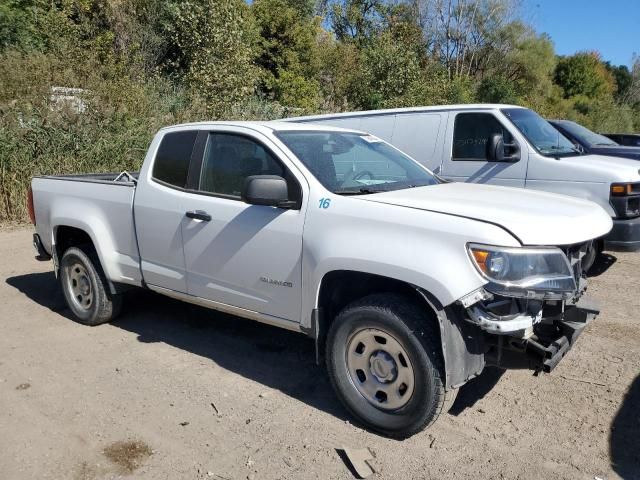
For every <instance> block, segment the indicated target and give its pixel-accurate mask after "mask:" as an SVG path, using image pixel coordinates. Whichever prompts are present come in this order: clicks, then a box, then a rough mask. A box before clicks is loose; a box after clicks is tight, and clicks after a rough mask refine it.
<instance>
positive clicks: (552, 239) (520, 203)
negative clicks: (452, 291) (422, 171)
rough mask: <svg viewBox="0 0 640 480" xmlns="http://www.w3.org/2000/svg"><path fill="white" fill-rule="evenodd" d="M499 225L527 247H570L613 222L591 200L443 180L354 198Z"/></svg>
mask: <svg viewBox="0 0 640 480" xmlns="http://www.w3.org/2000/svg"><path fill="white" fill-rule="evenodd" d="M355 198H358V199H362V200H366V201H371V202H380V203H386V204H390V205H397V206H401V207H409V208H416V209H420V210H429V211H433V212H439V213H445V214H450V215H457V216H461V217H467V218H471V219H475V220H481V221H484V222H489V223H493V224H497V225H499V226H501V227H503V228H505V229H506V230H508V231H509V232H511V233H512V234H513V235H514V236H515V237H516V238H517V239H518V240H519V241H520V242H521V243H522V244H523V245H571V244H574V243H580V242H586V241H588V240H592V239H594V238H598V237H601V236H603V235H605V234H606V233H608V232H609V230H611V227H612V225H613V222H612V221H611V217H609V215H608V214H607V212H605V211H604V209H603V208H602V207H600V206H599V205H596V204H595V203H593V202H590V201H588V200H582V199H579V198H575V197H568V196H565V195H557V194H554V193H546V192H541V191H535V190H525V189H523V188H511V187H498V186H492V185H478V184H475V183H444V184H440V185H432V186H427V187H417V188H409V189H404V190H396V191H393V192H384V193H375V194H371V195H364V196H359V197H355Z"/></svg>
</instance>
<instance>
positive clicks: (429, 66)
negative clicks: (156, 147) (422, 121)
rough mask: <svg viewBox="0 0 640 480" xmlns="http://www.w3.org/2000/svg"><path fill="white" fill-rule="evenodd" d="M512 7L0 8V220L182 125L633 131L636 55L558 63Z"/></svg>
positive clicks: (240, 4) (299, 3)
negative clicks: (548, 122) (512, 107)
mask: <svg viewBox="0 0 640 480" xmlns="http://www.w3.org/2000/svg"><path fill="white" fill-rule="evenodd" d="M515 3H516V1H515V0H454V1H453V2H450V5H451V8H449V7H448V6H449V3H448V2H443V1H442V0H418V1H414V0H393V1H391V0H253V2H247V1H245V0H224V1H221V0H187V1H182V0H56V1H51V0H5V1H3V2H0V62H1V64H2V66H3V68H2V69H0V220H2V221H6V220H12V221H21V220H24V219H25V216H26V212H25V202H24V197H25V190H26V188H27V186H28V183H29V180H30V178H31V176H33V175H36V174H64V173H80V172H91V171H93V172H96V171H120V170H124V169H127V170H136V169H138V168H139V167H140V164H141V162H142V160H143V157H144V153H145V151H146V148H147V145H148V143H149V141H150V139H151V138H152V136H153V134H154V133H155V132H156V131H157V129H158V128H160V127H161V126H164V125H168V124H174V123H179V122H186V121H197V120H206V119H215V118H228V119H241V120H254V119H275V118H281V117H285V116H291V115H298V114H302V113H307V112H309V113H313V112H335V111H348V110H355V109H374V108H392V107H405V106H416V105H438V104H447V103H471V102H478V101H482V102H504V103H516V104H521V105H526V106H529V107H531V108H533V109H535V110H537V111H539V112H540V113H541V114H542V115H545V116H548V117H554V118H570V119H573V120H576V121H578V122H579V123H582V124H584V125H585V126H587V127H589V128H592V129H594V130H610V131H620V132H625V131H632V130H636V131H637V130H640V59H638V58H635V59H634V62H633V66H632V68H631V69H629V68H627V67H626V66H613V65H610V64H608V63H603V62H602V61H601V60H600V58H599V57H598V56H597V55H596V54H594V53H579V54H576V55H573V56H569V57H562V58H558V57H557V56H556V55H555V53H554V50H553V45H552V43H551V39H550V38H548V37H547V36H546V35H539V34H537V33H536V32H535V31H534V30H533V29H532V28H531V27H530V26H529V25H527V24H526V23H525V22H523V21H522V20H519V19H518V16H517V15H515V14H514V12H515V10H514V9H513V6H514V4H515ZM52 87H66V88H77V89H80V90H76V91H75V93H72V94H73V95H75V97H76V98H75V100H74V102H76V105H77V103H78V102H82V103H83V105H84V106H85V109H84V111H81V112H80V111H78V110H77V109H76V108H74V103H73V102H67V101H64V100H62V101H57V100H56V101H54V100H55V98H56V97H54V100H52V92H53V90H52Z"/></svg>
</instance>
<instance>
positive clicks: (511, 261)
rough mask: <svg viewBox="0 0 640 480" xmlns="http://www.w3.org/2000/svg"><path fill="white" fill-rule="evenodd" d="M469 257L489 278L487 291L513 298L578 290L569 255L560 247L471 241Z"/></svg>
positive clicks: (561, 294) (552, 294)
mask: <svg viewBox="0 0 640 480" xmlns="http://www.w3.org/2000/svg"><path fill="white" fill-rule="evenodd" d="M467 248H468V249H469V256H470V257H471V260H472V261H473V264H474V265H475V266H476V268H477V269H478V271H479V272H480V274H481V275H482V276H483V277H485V278H486V279H487V280H489V284H488V285H487V286H486V287H485V289H486V290H488V291H490V292H492V293H496V294H499V295H506V296H511V297H540V296H542V297H544V298H549V299H553V298H562V297H563V296H565V295H563V294H566V293H573V292H575V291H576V290H577V286H576V280H575V278H574V276H573V272H572V270H571V265H570V264H569V260H568V259H567V256H566V255H565V254H564V253H563V252H562V250H560V249H559V248H517V247H516V248H513V247H493V246H489V245H478V244H469V245H468V247H467Z"/></svg>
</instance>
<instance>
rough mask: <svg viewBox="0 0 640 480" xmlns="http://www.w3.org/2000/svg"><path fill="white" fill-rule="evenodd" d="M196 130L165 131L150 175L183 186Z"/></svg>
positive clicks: (176, 185) (170, 183) (196, 133)
mask: <svg viewBox="0 0 640 480" xmlns="http://www.w3.org/2000/svg"><path fill="white" fill-rule="evenodd" d="M197 136H198V131H197V130H186V131H182V132H171V133H167V134H166V135H165V136H164V137H163V138H162V142H160V147H159V148H158V153H156V159H155V162H154V163H153V171H152V173H151V176H152V177H153V178H154V179H156V180H160V181H161V182H163V183H168V184H169V185H173V186H175V187H180V188H184V186H185V185H186V183H187V172H188V171H189V162H190V161H191V152H192V151H193V145H194V144H195V141H196V137H197Z"/></svg>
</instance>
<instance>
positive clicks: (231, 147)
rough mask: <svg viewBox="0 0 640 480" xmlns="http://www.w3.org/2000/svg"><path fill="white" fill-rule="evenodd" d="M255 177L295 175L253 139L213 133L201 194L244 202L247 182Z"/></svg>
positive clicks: (209, 141)
mask: <svg viewBox="0 0 640 480" xmlns="http://www.w3.org/2000/svg"><path fill="white" fill-rule="evenodd" d="M251 175H278V176H280V177H283V178H285V179H286V180H287V183H289V185H290V187H289V190H290V192H291V183H292V182H295V181H294V180H292V177H291V175H290V174H289V173H288V171H287V169H286V168H285V167H284V166H283V165H282V164H281V163H280V162H279V161H278V160H277V159H276V158H275V157H274V156H273V155H272V154H271V152H269V150H267V149H266V148H265V147H263V146H262V145H260V144H259V143H258V142H256V141H254V140H253V139H251V138H249V137H245V136H242V135H236V134H231V133H211V134H209V139H208V140H207V146H206V148H205V151H204V159H203V163H202V169H201V172H200V182H199V190H200V191H202V192H207V193H212V194H216V195H222V196H228V197H233V198H237V199H240V194H241V193H242V188H243V186H244V181H245V179H246V178H247V177H249V176H251Z"/></svg>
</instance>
